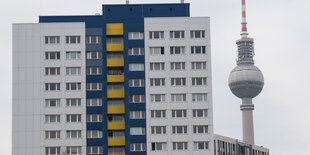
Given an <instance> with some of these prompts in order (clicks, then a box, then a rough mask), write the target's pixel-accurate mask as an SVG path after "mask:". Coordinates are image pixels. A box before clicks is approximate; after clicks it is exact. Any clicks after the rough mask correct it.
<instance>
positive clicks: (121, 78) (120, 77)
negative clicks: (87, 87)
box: [108, 75, 124, 82]
mask: <svg viewBox="0 0 310 155" xmlns="http://www.w3.org/2000/svg"><path fill="white" fill-rule="evenodd" d="M108 82H124V75H108Z"/></svg>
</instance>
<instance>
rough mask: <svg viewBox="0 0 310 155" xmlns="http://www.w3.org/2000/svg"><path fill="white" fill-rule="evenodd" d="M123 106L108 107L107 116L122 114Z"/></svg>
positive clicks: (123, 111)
mask: <svg viewBox="0 0 310 155" xmlns="http://www.w3.org/2000/svg"><path fill="white" fill-rule="evenodd" d="M124 113H125V106H123V105H121V106H108V114H124Z"/></svg>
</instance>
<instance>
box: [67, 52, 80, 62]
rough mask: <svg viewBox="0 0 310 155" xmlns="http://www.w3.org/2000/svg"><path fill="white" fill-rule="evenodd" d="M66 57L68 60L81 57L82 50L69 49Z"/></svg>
mask: <svg viewBox="0 0 310 155" xmlns="http://www.w3.org/2000/svg"><path fill="white" fill-rule="evenodd" d="M66 59H67V60H78V59H81V52H80V51H68V52H66Z"/></svg>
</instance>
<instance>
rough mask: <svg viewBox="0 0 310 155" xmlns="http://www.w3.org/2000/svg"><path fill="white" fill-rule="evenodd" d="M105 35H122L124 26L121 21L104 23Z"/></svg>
mask: <svg viewBox="0 0 310 155" xmlns="http://www.w3.org/2000/svg"><path fill="white" fill-rule="evenodd" d="M106 31H107V32H106V35H123V34H124V26H123V23H113V24H107V25H106Z"/></svg>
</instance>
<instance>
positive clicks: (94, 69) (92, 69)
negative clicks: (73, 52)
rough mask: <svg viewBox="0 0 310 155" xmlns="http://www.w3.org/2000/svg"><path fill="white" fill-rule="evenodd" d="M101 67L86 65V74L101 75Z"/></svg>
mask: <svg viewBox="0 0 310 155" xmlns="http://www.w3.org/2000/svg"><path fill="white" fill-rule="evenodd" d="M101 74H102V68H101V67H87V75H101Z"/></svg>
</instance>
